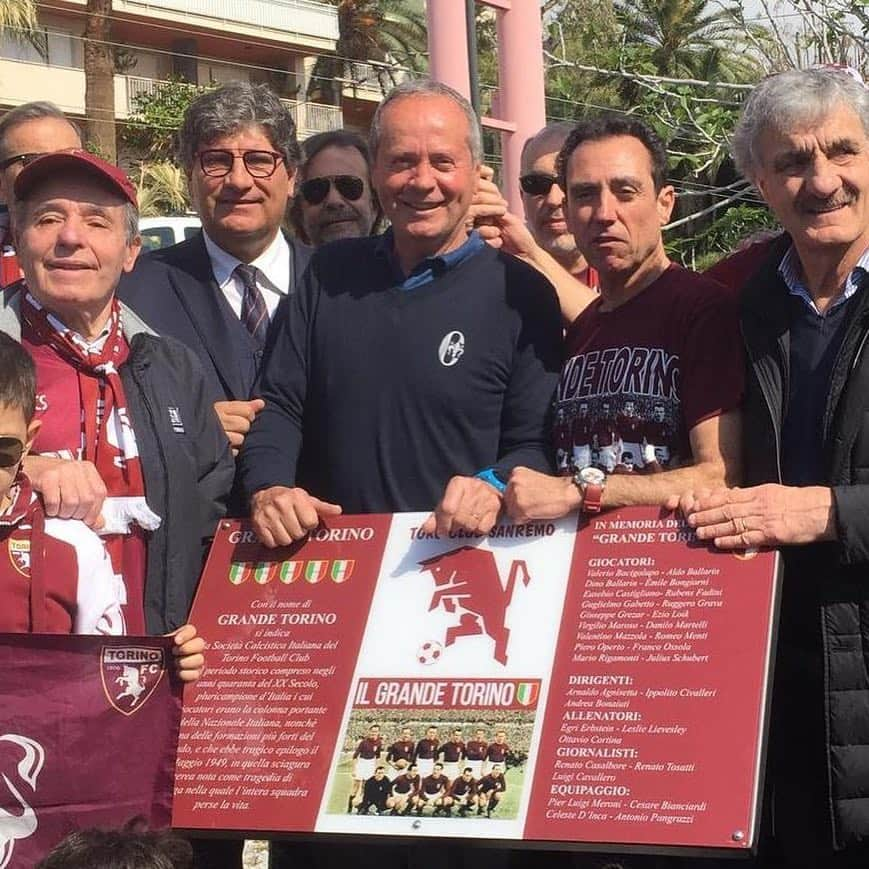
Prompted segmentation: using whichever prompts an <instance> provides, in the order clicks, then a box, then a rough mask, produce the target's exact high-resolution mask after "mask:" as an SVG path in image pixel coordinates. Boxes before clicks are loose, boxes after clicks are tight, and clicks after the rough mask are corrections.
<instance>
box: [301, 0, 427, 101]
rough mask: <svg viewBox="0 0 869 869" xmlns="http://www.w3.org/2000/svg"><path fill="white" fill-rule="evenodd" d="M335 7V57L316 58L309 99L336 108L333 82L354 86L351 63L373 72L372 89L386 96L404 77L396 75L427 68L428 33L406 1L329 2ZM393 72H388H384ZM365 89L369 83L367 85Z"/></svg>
mask: <svg viewBox="0 0 869 869" xmlns="http://www.w3.org/2000/svg"><path fill="white" fill-rule="evenodd" d="M330 2H331V3H332V5H334V6H337V7H338V33H339V35H338V41H337V43H336V45H335V56H334V57H320V58H319V59H318V60H317V63H316V64H315V65H314V69H313V71H312V73H311V83H310V85H309V87H308V95H309V96H311V97H315V98H318V99H320V100H323V101H325V102H331V103H336V102H337V97H338V96H339V95H340V93H341V85H340V83H338V84H337V86H336V79H349V80H351V81H352V80H355V79H356V78H357V76H354V74H353V73H354V70H353V61H358V62H360V63H367V62H369V61H373V62H375V64H383V66H379V65H378V66H376V67H375V69H376V74H377V79H378V81H377V84H378V85H379V86H380V88H381V90H383V91H384V92H386V91H387V90H389V88H391V87H392V86H393V85H394V84H396V83H397V81H398V80H399V79H400V78H402V77H403V76H402V75H401V74H400V70H401V69H411V70H416V71H422V70H424V69H425V68H426V66H427V61H426V56H425V55H426V48H427V29H426V21H425V15H424V13H423V11H422V9H421V8H419V7H416V6H413V5H411V4H410V3H408V2H407V0H330ZM390 66H391V67H395V68H396V69H394V70H391V69H390V68H389V67H390ZM369 84H370V83H369Z"/></svg>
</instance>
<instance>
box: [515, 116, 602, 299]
mask: <svg viewBox="0 0 869 869" xmlns="http://www.w3.org/2000/svg"><path fill="white" fill-rule="evenodd" d="M572 129H573V124H571V123H570V122H568V121H559V122H556V123H553V124H548V125H547V126H545V127H544V128H543V129H542V130H540V132H539V133H537V134H536V135H535V136H532V137H531V138H530V139H528V141H527V142H526V143H525V145H524V147H523V148H522V160H521V167H522V175H521V176H520V178H519V185H520V186H521V188H522V206H523V208H524V210H525V222H526V223H527V225H528V229H529V230H531V235H533V236H534V240H535V241H536V242H537V244H539V245H540V247H542V248H543V250H545V251H546V252H547V253H549V254H551V255H552V256H553V257H554V259H555V260H556V262H557V263H558V264H559V265H561V266H562V267H563V268H564V269H565V270H567V271H568V272H570V274H572V275H573V276H574V277H575V278H577V279H578V280H580V281H582V282H583V283H584V284H585V285H586V286H589V287H593V288H595V287H597V284H598V277H597V272H596V271H595V270H594V269H593V268H592V267H591V266H589V264H588V263H587V262H586V259H585V257H584V256H583V255H582V253H581V252H580V250H579V248H578V247H577V246H576V241H575V239H574V238H573V233H572V232H571V231H570V229H569V228H568V226H567V215H566V214H565V207H566V203H565V196H564V191H563V190H562V189H561V186H560V185H559V183H558V177H557V175H556V169H555V160H556V158H557V157H558V152H559V151H560V150H561V146H562V145H563V144H564V142H565V140H566V139H567V136H568V134H569V133H570V131H571V130H572Z"/></svg>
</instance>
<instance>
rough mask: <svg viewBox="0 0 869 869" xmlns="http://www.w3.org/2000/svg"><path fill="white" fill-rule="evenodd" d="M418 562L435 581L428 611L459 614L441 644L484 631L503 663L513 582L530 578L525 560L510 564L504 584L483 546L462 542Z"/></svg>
mask: <svg viewBox="0 0 869 869" xmlns="http://www.w3.org/2000/svg"><path fill="white" fill-rule="evenodd" d="M419 564H420V567H423V568H425V570H426V571H428V572H429V573H430V574H431V575H432V577H434V581H435V589H434V593H433V594H432V598H431V602H430V603H429V608H428V609H429V612H431V611H432V610H435V609H437V608H438V607H443V609H444V610H446V612H448V613H456V614H458V616H459V622H458V624H455V625H452V626H451V627H449V628H447V631H446V637H445V639H444V645H445V646H447V647H449V646H451V645H452V644H453V643H455V641H456V640H457V639H459V638H460V637H472V636H478V635H480V634H483V635H486V636H489V637H491V638H492V640H493V641H494V643H495V651H494V657H495V660H496V661H497V662H498V663H499V664H503V665H506V664H507V645H508V643H509V641H510V629H509V628H508V627H507V610H508V609H509V608H510V604H511V603H512V602H513V593H514V592H515V590H516V582H517V581H521V582H522V583H523V584H524V585H526V586H527V585H528V583H529V582H530V581H531V576H530V574H529V573H528V568H527V566H526V564H525V562H524V561H514V562H513V563H512V564H511V565H510V573H509V575H508V577H507V584H506V586H505V585H504V584H503V583H502V582H501V576H500V574H499V573H498V565H497V564H496V563H495V556H494V555H493V554H492V553H491V552H489V551H488V550H485V549H476V548H474V547H472V546H462V547H460V548H459V549H452V550H450V551H449V552H442V553H441V554H440V555H435V556H433V557H432V558H427V559H426V560H425V561H421V562H420V563H419Z"/></svg>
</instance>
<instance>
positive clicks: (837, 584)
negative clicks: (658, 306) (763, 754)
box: [741, 238, 869, 847]
mask: <svg viewBox="0 0 869 869" xmlns="http://www.w3.org/2000/svg"><path fill="white" fill-rule="evenodd" d="M789 243H790V242H789V239H787V238H784V239H782V240H781V241H779V242H777V243H776V245H775V246H774V248H773V251H772V254H771V257H770V260H769V261H768V262H767V264H766V265H765V266H764V267H763V268H761V269H760V271H759V272H758V273H757V274H756V275H755V276H754V277H753V278H752V279H751V280H750V281H749V283H748V285H747V287H746V289H745V292H744V295H743V299H742V311H741V324H742V331H743V337H744V341H745V345H746V348H747V352H748V357H749V358H748V365H747V382H746V399H745V430H744V443H745V453H744V456H745V471H746V483H747V484H748V485H756V484H758V483H764V482H780V481H781V464H780V463H781V456H780V449H781V429H782V422H783V413H784V407H785V399H784V397H785V396H786V395H787V392H788V359H789V349H790V345H789V340H790V337H789V303H788V295H787V289H786V287H785V285H784V282H783V281H782V280H781V278H780V277H779V276H778V274H777V271H776V269H777V266H778V263H779V262H780V261H781V258H782V256H783V254H784V252H785V250H786V249H787V247H788V245H789ZM849 304H850V305H851V308H850V310H849V311H848V319H849V325H848V327H847V331H846V335H845V338H844V341H843V344H842V347H841V350H840V352H839V356H838V358H837V360H836V363H835V367H834V370H833V375H832V379H831V384H830V391H829V397H828V400H827V407H826V412H825V415H824V419H823V434H824V452H823V455H824V460H825V462H826V470H825V474H826V482H827V483H828V485H830V486H831V487H832V490H833V496H834V500H835V505H836V513H837V524H838V529H837V530H838V535H837V536H838V539H837V541H836V542H835V543H830V544H815V545H811V546H802V547H794V548H792V549H790V550H789V551H788V550H786V551H785V564H786V568H785V575H784V585H783V590H784V594H783V602H782V624H781V627H780V644H779V656H778V664H777V674H776V679H777V680H780V681H781V683H782V685H784V686H786V687H785V688H781V691H780V692H777V693H779V696H782V702H783V704H785V705H787V707H788V708H789V709H790V710H791V712H792V714H791V720H790V721H787V722H782V727H783V729H782V730H781V731H780V734H784V735H783V737H782V738H783V739H784V740H785V741H787V740H788V738H789V737H788V735H787V734H788V728H790V727H793V726H794V725H795V724H796V722H795V721H794V720H793V719H794V715H795V714H796V713H795V712H794V710H796V709H798V706H799V700H798V698H795V697H794V696H784V693H783V692H784V691H785V690H787V691H788V692H790V694H791V695H793V694H794V693H795V692H797V693H799V692H800V691H804V692H805V693H806V696H805V697H804V698H803V699H804V700H805V710H806V715H808V716H811V715H812V714H813V711H812V710H813V709H814V710H816V709H818V707H819V705H820V704H823V713H824V714H823V721H821V719H820V718H818V728H817V736H818V740H819V742H822V743H824V749H825V752H826V758H825V762H824V763H823V767H821V766H819V769H818V772H819V774H820V775H819V780H818V781H817V782H816V783H817V785H818V787H820V788H821V790H828V791H829V799H828V806H829V816H830V818H829V819H830V823H831V832H832V840H833V842H834V843H835V844H836V845H837V846H839V847H842V846H846V845H849V844H851V843H853V842H856V841H860V840H869V347H867V340H869V287H867V288H864V289H863V290H861V291H860V292H859V293H858V294H857V295H856V296H855V298H854V299H853V300H852V301H851V302H850V303H849ZM813 674H815V676H816V679H815V686H816V689H817V690H818V691H819V692H820V695H821V696H818V695H814V696H810V691H811V689H810V688H809V686H810V685H811V684H812V678H813ZM800 686H802V688H800ZM776 703H778V700H777V701H776ZM773 749H775V746H773ZM824 773H825V774H824Z"/></svg>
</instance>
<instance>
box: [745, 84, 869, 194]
mask: <svg viewBox="0 0 869 869" xmlns="http://www.w3.org/2000/svg"><path fill="white" fill-rule="evenodd" d="M840 105H844V106H847V107H848V108H850V109H852V110H853V111H854V112H855V113H856V114H857V116H858V117H859V118H860V121H861V123H862V124H863V129H864V131H866V133H867V134H869V90H867V88H866V86H865V85H863V84H862V83H861V82H859V81H857V80H856V79H855V78H852V76H851V75H850V74H849V73H847V72H846V71H844V70H841V69H830V68H826V69H792V70H788V71H787V72H782V73H779V74H778V75H772V76H770V77H769V78H766V79H764V80H763V81H762V82H760V84H758V86H757V87H756V88H755V89H754V90H753V91H752V92H751V93H750V94H749V96H748V99H746V101H745V105H744V106H743V108H742V115H741V116H740V119H739V123H738V124H737V126H736V130H735V131H734V133H733V140H732V142H731V150H732V152H733V160H734V162H735V163H736V168H737V169H738V170H739V171H740V172H741V173H742V174H743V176H744V177H745V178H747V179H748V180H749V181H754V179H755V177H756V175H757V170H758V169H759V168H760V166H759V163H760V159H759V155H758V150H757V146H758V141H759V140H760V137H761V135H763V132H764V131H765V130H768V129H773V130H778V131H780V132H788V131H790V130H793V129H794V128H795V127H799V126H803V125H804V124H805V125H808V124H812V123H817V122H819V121H820V120H822V119H823V118H824V117H825V116H827V115H829V113H830V112H831V111H832V110H833V109H835V108H836V107H837V106H840Z"/></svg>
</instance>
